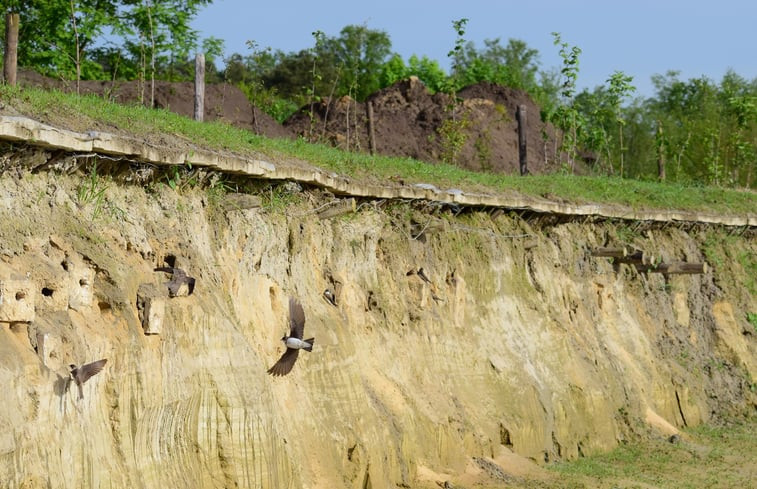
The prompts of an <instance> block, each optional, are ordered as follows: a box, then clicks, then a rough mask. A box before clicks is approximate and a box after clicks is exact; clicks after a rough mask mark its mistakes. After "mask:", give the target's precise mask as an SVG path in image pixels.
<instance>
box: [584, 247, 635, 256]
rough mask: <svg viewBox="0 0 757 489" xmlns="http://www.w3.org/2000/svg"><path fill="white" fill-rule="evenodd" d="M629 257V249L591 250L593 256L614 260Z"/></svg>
mask: <svg viewBox="0 0 757 489" xmlns="http://www.w3.org/2000/svg"><path fill="white" fill-rule="evenodd" d="M627 255H628V248H626V247H625V246H624V247H622V248H594V249H593V250H591V256H606V257H612V258H623V257H625V256H627Z"/></svg>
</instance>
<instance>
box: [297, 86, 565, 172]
mask: <svg viewBox="0 0 757 489" xmlns="http://www.w3.org/2000/svg"><path fill="white" fill-rule="evenodd" d="M519 105H523V106H525V107H526V114H527V117H526V119H527V123H526V133H527V142H528V169H529V172H530V173H550V172H552V171H554V170H556V169H557V164H556V163H555V158H554V150H555V147H556V144H555V139H554V134H555V131H554V128H552V127H551V126H550V125H548V124H545V123H543V122H542V121H541V118H540V115H539V112H540V109H539V107H538V106H537V105H536V104H535V103H534V102H533V101H532V100H531V99H530V97H529V96H528V95H527V94H526V93H524V92H521V91H518V90H513V89H510V88H506V87H501V86H498V85H494V84H491V83H479V84H476V85H472V86H470V87H467V88H465V89H463V90H461V91H460V92H459V93H457V97H452V96H451V95H449V94H444V93H436V94H433V95H432V94H431V93H430V92H429V91H428V89H427V88H426V87H425V85H423V83H422V82H421V81H420V80H418V79H417V78H415V77H411V78H410V79H408V80H403V81H400V82H397V83H396V84H394V85H392V86H391V87H388V88H385V89H383V90H381V91H379V92H377V93H375V94H373V95H371V96H370V97H368V99H367V100H366V101H365V103H361V102H357V101H355V100H353V99H350V98H349V97H342V98H340V99H338V100H334V101H333V102H329V101H328V100H326V101H323V102H320V103H318V104H316V105H314V106H313V107H312V111H311V108H310V107H304V108H303V109H302V110H301V111H300V112H299V113H297V114H295V115H293V116H292V117H290V118H289V120H287V121H286V122H285V126H286V127H288V128H290V129H291V130H292V131H293V132H294V133H296V134H298V135H300V136H303V137H305V138H307V139H310V140H316V141H324V142H328V143H330V144H332V145H334V146H337V147H340V148H342V149H346V150H361V151H369V150H370V149H371V142H370V131H371V128H370V125H371V124H370V123H369V117H370V116H369V112H372V117H373V122H372V125H373V133H374V140H375V148H374V152H375V153H378V154H382V155H389V156H398V157H410V158H416V159H419V160H424V161H429V162H437V163H438V162H448V163H453V164H455V165H458V166H461V167H463V168H466V169H469V170H474V171H490V172H495V173H510V174H512V173H518V172H519V163H518V162H519V156H518V125H517V122H516V111H517V108H518V106H519ZM369 106H370V107H369ZM311 114H312V115H311ZM550 151H551V152H550Z"/></svg>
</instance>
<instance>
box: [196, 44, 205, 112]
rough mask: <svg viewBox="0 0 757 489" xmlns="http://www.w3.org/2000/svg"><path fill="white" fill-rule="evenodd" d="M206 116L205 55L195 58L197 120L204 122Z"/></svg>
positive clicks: (200, 54)
mask: <svg viewBox="0 0 757 489" xmlns="http://www.w3.org/2000/svg"><path fill="white" fill-rule="evenodd" d="M204 115H205V55H204V54H203V53H197V56H195V120H196V121H200V122H202V119H203V116H204Z"/></svg>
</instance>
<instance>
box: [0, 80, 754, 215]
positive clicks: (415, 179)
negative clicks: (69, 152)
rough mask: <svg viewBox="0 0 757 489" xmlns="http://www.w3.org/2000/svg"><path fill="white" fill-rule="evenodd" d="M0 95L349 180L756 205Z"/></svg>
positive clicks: (643, 204) (67, 115) (685, 190)
mask: <svg viewBox="0 0 757 489" xmlns="http://www.w3.org/2000/svg"><path fill="white" fill-rule="evenodd" d="M0 100H2V101H3V103H4V104H5V105H8V106H10V107H13V108H14V109H15V110H16V111H18V112H19V113H20V114H24V115H27V116H29V117H32V118H36V119H39V120H42V121H45V122H48V123H50V124H53V125H56V126H58V127H62V128H71V129H73V130H77V131H87V130H90V129H92V128H93V127H94V126H95V124H94V123H95V122H99V123H100V124H102V125H106V126H109V127H116V128H118V129H119V130H121V131H123V132H128V133H130V134H132V135H133V136H135V137H146V136H147V135H155V134H165V135H168V136H176V137H178V138H180V139H182V140H184V141H191V142H194V143H195V144H197V145H200V146H202V147H204V148H208V149H224V150H230V151H235V152H238V153H241V154H249V155H256V157H260V155H261V154H262V155H264V156H265V157H266V158H268V159H270V160H271V161H273V162H277V161H282V160H287V159H290V160H291V159H292V158H296V159H299V160H304V161H307V162H309V163H310V164H313V165H316V166H318V167H321V168H323V169H326V170H330V171H334V172H337V173H340V174H344V175H348V176H351V177H353V178H355V179H364V180H368V181H374V182H375V181H382V180H385V179H386V178H388V177H399V178H402V179H403V180H405V181H406V182H407V183H419V182H423V183H431V184H434V185H436V186H438V187H440V188H450V187H454V188H462V189H466V190H472V191H482V192H493V193H496V192H508V191H515V192H519V193H522V194H526V195H532V196H547V197H549V198H550V199H555V198H556V199H563V200H566V201H569V202H573V203H603V204H620V205H623V206H630V207H633V208H645V209H678V210H688V211H703V212H708V213H728V214H747V213H754V211H755V209H757V193H755V192H752V191H738V190H733V189H724V188H719V187H706V186H687V185H682V184H676V183H665V184H663V183H658V182H653V181H640V180H629V179H621V178H615V177H599V176H591V177H588V176H575V175H532V176H528V177H520V176H516V175H499V174H490V173H479V172H472V171H468V170H464V169H462V168H459V167H456V166H453V165H447V164H430V163H426V162H422V161H418V160H413V159H410V158H391V157H383V156H371V155H368V154H365V153H352V152H346V151H342V150H338V149H335V148H332V147H329V146H325V145H322V144H311V143H307V142H305V141H303V140H302V139H299V140H289V139H271V138H266V137H262V136H258V135H255V134H253V133H251V132H249V131H247V130H244V129H238V128H235V127H232V126H230V125H228V124H225V123H221V122H204V123H203V122H196V121H194V120H192V119H190V118H187V117H183V116H181V115H178V114H175V113H172V112H169V111H166V110H157V109H147V108H145V107H141V106H134V105H131V106H126V105H119V104H115V103H111V102H108V101H107V100H105V99H103V98H100V97H95V96H92V95H87V96H77V95H74V94H67V93H63V92H60V91H45V90H41V89H36V88H18V87H10V86H7V85H0Z"/></svg>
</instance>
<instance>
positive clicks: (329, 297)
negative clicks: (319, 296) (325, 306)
mask: <svg viewBox="0 0 757 489" xmlns="http://www.w3.org/2000/svg"><path fill="white" fill-rule="evenodd" d="M323 298H324V299H326V302H328V303H329V304H331V305H332V306H334V307H336V296H335V295H334V293H333V292H332V291H331V289H326V290H324V291H323Z"/></svg>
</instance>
